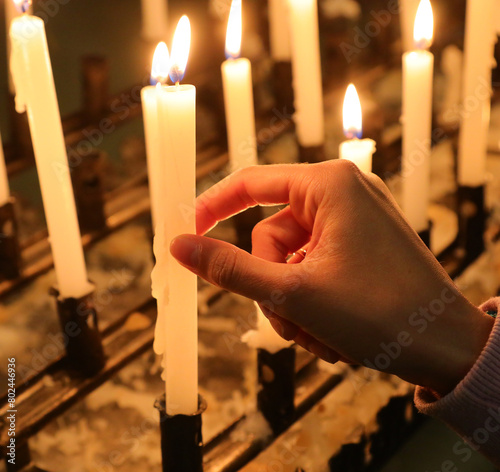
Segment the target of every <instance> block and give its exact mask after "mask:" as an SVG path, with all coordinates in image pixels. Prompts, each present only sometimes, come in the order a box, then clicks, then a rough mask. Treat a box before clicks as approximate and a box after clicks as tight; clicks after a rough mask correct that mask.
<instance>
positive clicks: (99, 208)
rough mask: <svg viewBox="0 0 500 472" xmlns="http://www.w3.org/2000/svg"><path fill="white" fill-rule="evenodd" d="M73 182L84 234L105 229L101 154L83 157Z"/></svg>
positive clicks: (75, 170)
mask: <svg viewBox="0 0 500 472" xmlns="http://www.w3.org/2000/svg"><path fill="white" fill-rule="evenodd" d="M71 180H72V182H73V189H74V192H75V202H76V208H77V210H78V222H79V224H80V230H81V231H82V233H87V232H92V231H100V230H103V229H105V228H106V216H105V214H104V192H103V188H102V156H101V153H99V152H97V151H96V152H91V153H90V154H88V155H85V156H81V162H80V163H79V165H77V166H75V167H74V168H73V172H72V173H71Z"/></svg>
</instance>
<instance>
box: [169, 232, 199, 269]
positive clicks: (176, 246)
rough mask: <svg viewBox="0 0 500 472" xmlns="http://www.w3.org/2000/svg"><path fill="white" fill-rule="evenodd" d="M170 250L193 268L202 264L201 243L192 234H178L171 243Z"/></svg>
mask: <svg viewBox="0 0 500 472" xmlns="http://www.w3.org/2000/svg"><path fill="white" fill-rule="evenodd" d="M170 252H171V254H172V256H174V257H175V258H176V259H177V260H178V261H179V262H180V263H181V264H182V265H185V266H187V267H190V268H192V269H196V268H197V267H198V266H199V265H200V255H201V244H199V243H197V242H196V240H195V239H194V238H193V237H192V236H177V237H176V238H175V239H173V240H172V242H171V243H170Z"/></svg>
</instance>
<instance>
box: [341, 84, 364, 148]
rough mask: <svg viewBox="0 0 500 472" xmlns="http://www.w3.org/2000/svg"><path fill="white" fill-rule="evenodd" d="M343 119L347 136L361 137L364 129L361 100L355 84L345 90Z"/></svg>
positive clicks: (349, 137)
mask: <svg viewBox="0 0 500 472" xmlns="http://www.w3.org/2000/svg"><path fill="white" fill-rule="evenodd" d="M343 119H344V134H345V136H346V138H348V139H353V138H361V135H362V130H363V124H362V117H361V102H360V101H359V97H358V92H356V87H355V86H354V85H353V84H349V86H348V87H347V90H346V92H345V97H344V108H343Z"/></svg>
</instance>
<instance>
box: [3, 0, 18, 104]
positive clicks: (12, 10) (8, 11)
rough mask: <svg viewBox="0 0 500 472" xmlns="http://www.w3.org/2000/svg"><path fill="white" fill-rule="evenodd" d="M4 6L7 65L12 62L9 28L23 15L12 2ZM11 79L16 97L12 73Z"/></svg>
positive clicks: (11, 86)
mask: <svg viewBox="0 0 500 472" xmlns="http://www.w3.org/2000/svg"><path fill="white" fill-rule="evenodd" d="M4 6H5V31H7V40H6V45H7V64H9V62H10V49H11V47H10V38H9V33H8V31H9V28H10V24H11V23H12V20H13V19H14V18H16V17H18V16H19V15H21V12H20V11H19V10H18V9H17V8H16V5H14V2H13V1H12V0H5V1H4ZM7 75H8V77H9V92H10V93H11V94H12V95H14V93H15V90H14V83H13V82H12V76H11V73H10V71H8V73H7Z"/></svg>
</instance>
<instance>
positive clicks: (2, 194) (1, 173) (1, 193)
mask: <svg viewBox="0 0 500 472" xmlns="http://www.w3.org/2000/svg"><path fill="white" fill-rule="evenodd" d="M9 198H10V192H9V179H8V176H7V167H6V166H5V157H4V155H3V145H2V136H1V135H0V206H2V205H5V204H6V203H7V202H8V201H9Z"/></svg>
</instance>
